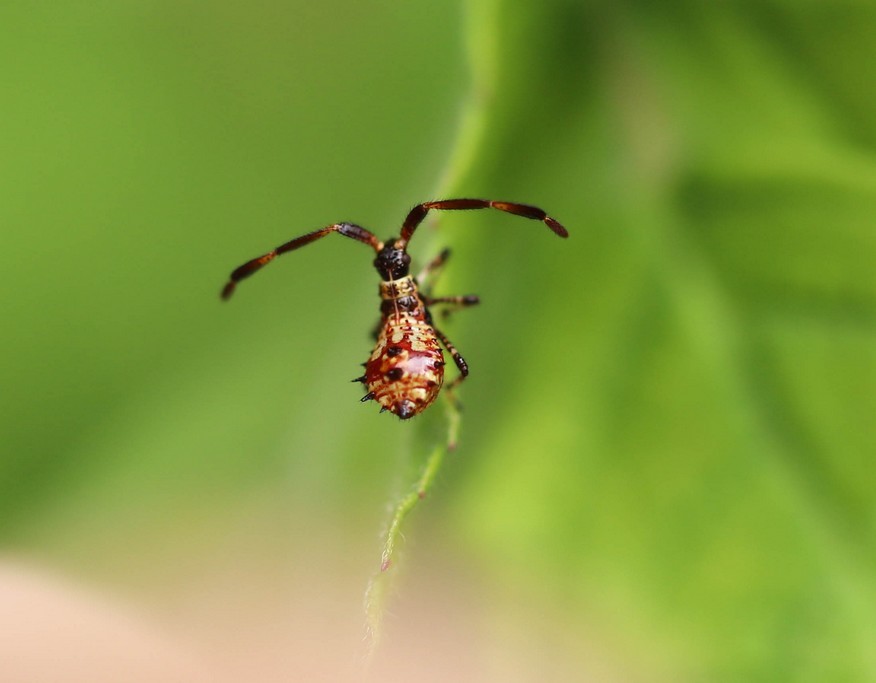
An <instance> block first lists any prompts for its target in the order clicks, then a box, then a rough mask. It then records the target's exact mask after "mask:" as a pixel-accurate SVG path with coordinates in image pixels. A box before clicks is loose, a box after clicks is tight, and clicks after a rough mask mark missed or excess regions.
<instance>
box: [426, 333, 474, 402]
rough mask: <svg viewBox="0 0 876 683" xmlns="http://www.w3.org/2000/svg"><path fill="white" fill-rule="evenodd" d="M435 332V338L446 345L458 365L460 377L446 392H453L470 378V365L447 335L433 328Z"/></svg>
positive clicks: (449, 385)
mask: <svg viewBox="0 0 876 683" xmlns="http://www.w3.org/2000/svg"><path fill="white" fill-rule="evenodd" d="M432 329H433V330H435V336H436V337H438V339H440V340H441V343H442V344H444V348H446V349H447V351H448V352H449V353H450V356H451V357H452V358H453V362H454V363H456V367H457V368H459V376H458V377H457V378H456V379H454V380H453V381H452V382H451V383H450V384H448V385H447V387H446V389H445V391H449V392H452V391H453V389H454V388H455V387H457V386H458V385H459V383H460V382H462V380H464V379H465V378H466V377H468V363H466V362H465V358H463V357H462V356H461V355H460V353H459V351H457V350H456V347H455V346H454V345H453V342H452V341H450V340H449V339H448V338H447V335H446V334H444V333H443V332H442V331H441V330H439V329H437V328H435V327H433V328H432ZM453 400H454V402H456V398H455V397H454V398H453Z"/></svg>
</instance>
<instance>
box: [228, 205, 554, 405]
mask: <svg viewBox="0 0 876 683" xmlns="http://www.w3.org/2000/svg"><path fill="white" fill-rule="evenodd" d="M490 208H491V209H498V210H499V211H505V212H506V213H510V214H514V215H516V216H523V217H524V218H531V219H533V220H538V221H542V222H543V223H544V224H545V225H547V226H548V227H549V228H550V229H551V230H552V231H553V232H554V233H556V234H557V235H559V236H560V237H568V236H569V233H568V232H567V231H566V229H565V228H564V227H563V226H562V225H560V224H559V223H558V222H557V221H556V220H554V219H553V218H551V217H550V216H548V215H547V214H546V213H545V212H544V211H542V210H541V209H539V208H536V207H534V206H529V205H527V204H515V203H513V202H499V201H492V200H488V199H444V200H441V201H433V202H424V203H423V204H418V205H417V206H415V207H414V208H413V209H411V211H410V213H408V215H407V218H405V221H404V223H403V224H402V228H401V233H400V236H399V237H392V238H390V239H388V240H387V241H386V242H381V241H380V240H378V239H377V237H376V236H375V235H373V234H372V233H371V232H369V231H368V230H366V229H365V228H363V227H361V226H359V225H355V224H354V223H334V224H332V225H328V226H326V227H324V228H322V229H320V230H315V231H314V232H311V233H308V234H306V235H302V236H301V237H297V238H295V239H294V240H292V241H290V242H286V243H285V244H282V245H280V246H279V247H277V248H276V249H274V250H273V251H269V252H268V253H267V254H264V255H263V256H259V257H258V258H254V259H252V260H251V261H247V262H246V263H244V264H243V265H242V266H240V267H239V268H236V269H235V270H234V271H233V272H232V273H231V278H230V279H229V281H228V284H226V285H225V287H224V289H223V290H222V298H223V299H228V298H229V297H230V296H231V295H232V294H233V293H234V289H235V287H236V286H237V283H238V282H240V281H241V280H243V279H244V278H247V277H249V276H250V275H252V274H253V273H255V272H256V271H257V270H259V269H261V268H262V267H263V266H265V265H267V264H268V263H270V262H271V261H273V260H274V259H275V258H276V257H277V256H279V255H280V254H285V253H286V252H287V251H294V250H295V249H298V248H300V247H303V246H305V245H307V244H310V243H311V242H314V241H316V240H318V239H320V238H321V237H325V236H326V235H328V234H330V233H333V232H337V233H339V234H341V235H343V236H344V237H350V238H352V239H354V240H357V241H359V242H362V243H363V244H367V245H368V246H370V247H371V248H372V249H374V251H375V253H376V254H377V256H376V257H375V259H374V267H375V268H376V269H377V272H378V274H379V275H380V279H381V282H380V299H381V301H380V322H379V324H378V327H377V329H376V330H375V332H376V337H377V343H376V345H375V347H374V351H373V352H372V353H371V356H370V357H369V359H368V360H367V361H366V362H365V363H363V365H364V366H365V374H364V375H362V376H361V377H357V378H356V379H354V380H353V381H354V382H362V383H363V384H364V385H365V387H366V388H367V390H368V392H367V393H366V394H365V396H364V397H363V398H362V401H371V400H375V401H377V402H378V403H379V404H380V406H381V409H380V412H384V411H387V410H388V411H390V412H392V413H393V414H395V415H397V416H398V417H400V418H401V419H402V420H407V419H408V418H411V417H413V416H414V415H417V414H419V413H421V412H423V411H424V410H425V409H426V408H428V407H429V406H430V405H431V404H432V402H433V401H434V400H435V398H436V397H437V396H438V392H439V391H440V390H441V385H442V384H443V383H444V365H445V363H444V354H443V352H442V350H441V346H442V345H443V346H444V348H446V349H447V351H448V352H449V353H450V355H451V357H452V358H453V361H454V363H455V364H456V367H457V368H458V369H459V376H457V377H456V378H455V379H454V380H453V381H452V382H451V383H450V384H449V385H448V390H450V389H452V388H453V387H455V386H457V385H458V384H459V383H460V382H462V380H464V379H465V378H466V377H467V376H468V365H467V364H466V362H465V360H464V359H463V357H462V356H461V355H460V354H459V352H458V351H457V350H456V347H455V346H454V345H453V344H452V343H451V342H450V340H449V339H448V338H447V337H446V336H445V335H444V334H443V333H442V332H441V331H440V330H439V329H438V328H437V327H435V325H434V323H433V321H432V315H431V313H430V310H429V308H430V306H435V305H442V304H449V305H451V306H455V307H464V306H472V305H474V304H477V303H478V297H476V296H474V295H468V296H447V297H432V296H430V295H428V294H427V293H426V292H427V291H428V290H427V289H424V288H423V283H425V282H426V279H427V278H428V277H429V276H430V275H433V274H434V273H436V272H437V270H438V269H439V268H440V267H441V266H442V265H444V263H445V262H446V261H447V258H448V256H449V255H450V251H449V250H447V249H445V250H444V251H442V252H441V253H440V254H439V255H438V256H437V257H436V258H435V259H433V260H432V261H431V262H430V263H429V264H428V265H427V266H426V267H425V268H424V269H423V271H422V272H421V273H420V274H419V275H418V276H417V277H414V276H412V275H411V274H410V265H411V257H410V256H409V255H408V252H407V249H408V244H409V243H410V240H411V237H412V236H413V234H414V231H415V230H416V229H417V226H418V225H420V223H422V222H423V219H424V218H425V217H426V214H427V213H428V212H429V211H430V210H431V209H437V210H441V211H453V210H466V209H490Z"/></svg>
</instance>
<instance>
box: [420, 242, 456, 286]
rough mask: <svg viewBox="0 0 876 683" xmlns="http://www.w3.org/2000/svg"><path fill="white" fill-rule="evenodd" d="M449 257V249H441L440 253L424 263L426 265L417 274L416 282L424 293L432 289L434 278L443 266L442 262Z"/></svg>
mask: <svg viewBox="0 0 876 683" xmlns="http://www.w3.org/2000/svg"><path fill="white" fill-rule="evenodd" d="M449 258H450V249H443V250H442V251H441V253H440V254H438V256H436V257H435V258H433V259H432V260H431V261H429V263H427V264H426V267H425V268H423V270H421V271H420V273H419V274H418V275H417V283H418V284H419V285H420V289H421V291H422V292H423V294H424V295H427V294H429V292H431V291H432V286H433V285H434V284H435V280H436V279H437V278H438V275H440V274H441V268H443V267H444V264H445V263H447V259H449Z"/></svg>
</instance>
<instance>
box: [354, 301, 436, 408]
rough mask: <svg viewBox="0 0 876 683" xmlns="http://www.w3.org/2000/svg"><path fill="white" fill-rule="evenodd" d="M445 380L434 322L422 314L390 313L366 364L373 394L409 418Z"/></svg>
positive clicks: (370, 392) (366, 379)
mask: <svg viewBox="0 0 876 683" xmlns="http://www.w3.org/2000/svg"><path fill="white" fill-rule="evenodd" d="M443 381H444V354H443V353H442V351H441V347H440V346H439V343H438V340H437V339H436V337H435V332H434V330H433V329H432V326H431V325H429V324H428V323H427V322H426V321H425V320H423V319H421V318H420V317H419V316H405V315H402V316H400V317H390V318H389V319H388V320H387V321H386V324H385V325H384V326H383V329H382V330H381V331H380V335H379V336H378V338H377V345H376V346H375V347H374V352H373V353H372V354H371V358H369V359H368V362H367V363H366V364H365V384H366V386H367V387H368V393H369V395H372V396H373V398H374V399H375V400H376V401H377V402H378V403H379V404H380V405H381V407H382V408H383V409H384V410H389V411H391V412H392V413H394V414H395V415H398V416H399V417H400V418H402V419H403V420H406V419H408V418H410V417H413V416H414V415H416V414H418V413H421V412H422V411H423V410H425V409H426V408H427V407H429V405H431V403H432V402H433V401H434V400H435V398H436V397H437V396H438V391H439V390H440V389H441V384H442V382H443Z"/></svg>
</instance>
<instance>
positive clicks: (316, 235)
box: [222, 223, 383, 299]
mask: <svg viewBox="0 0 876 683" xmlns="http://www.w3.org/2000/svg"><path fill="white" fill-rule="evenodd" d="M333 232H337V233H340V234H341V235H343V236H344V237H350V238H351V239H354V240H357V241H359V242H362V243H363V244H367V245H368V246H370V247H372V248H373V249H374V251H380V250H381V249H382V248H383V243H382V242H381V241H380V240H378V239H377V237H375V236H374V235H373V234H372V233H370V232H369V231H368V230H366V229H365V228H363V227H361V226H359V225H355V224H353V223H335V224H333V225H327V226H326V227H324V228H321V229H319V230H314V231H313V232H309V233H307V234H306V235H302V236H301V237H296V238H295V239H294V240H290V241H289V242H286V243H285V244H281V245H280V246H279V247H277V248H276V249H273V250H272V251H269V252H268V253H267V254H264V255H262V256H259V257H257V258H254V259H252V260H251V261H247V262H246V263H244V264H243V265H242V266H239V267H238V268H235V269H234V271H233V272H232V273H231V277H230V279H229V280H228V284H226V285H225V287H224V288H223V289H222V298H223V299H228V298H229V297H231V295H232V294H234V288H235V287H236V286H237V283H238V282H240V281H241V280H243V279H244V278H248V277H249V276H250V275H252V274H253V273H255V272H256V271H257V270H260V269H261V268H263V267H265V266H266V265H268V264H269V263H270V262H271V261H273V260H274V259H275V258H277V257H278V256H279V255H280V254H285V253H286V252H287V251H294V250H295V249H300V248H301V247H303V246H305V245H307V244H310V243H311V242H315V241H316V240H318V239H320V238H321V237H325V236H326V235H328V234H330V233H333Z"/></svg>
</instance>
